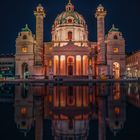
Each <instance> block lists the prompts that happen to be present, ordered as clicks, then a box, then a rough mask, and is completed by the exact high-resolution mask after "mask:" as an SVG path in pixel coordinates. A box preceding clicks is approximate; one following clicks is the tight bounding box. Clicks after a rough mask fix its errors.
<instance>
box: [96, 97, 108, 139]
mask: <svg viewBox="0 0 140 140" xmlns="http://www.w3.org/2000/svg"><path fill="white" fill-rule="evenodd" d="M105 117H106V103H105V98H104V97H103V96H102V97H98V133H99V140H106V120H105Z"/></svg>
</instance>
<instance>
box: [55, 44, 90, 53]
mask: <svg viewBox="0 0 140 140" xmlns="http://www.w3.org/2000/svg"><path fill="white" fill-rule="evenodd" d="M53 51H59V52H60V51H82V52H83V51H86V52H87V51H89V49H88V47H83V46H77V45H75V44H74V43H73V42H69V43H68V44H67V45H65V46H62V47H61V46H57V47H53Z"/></svg>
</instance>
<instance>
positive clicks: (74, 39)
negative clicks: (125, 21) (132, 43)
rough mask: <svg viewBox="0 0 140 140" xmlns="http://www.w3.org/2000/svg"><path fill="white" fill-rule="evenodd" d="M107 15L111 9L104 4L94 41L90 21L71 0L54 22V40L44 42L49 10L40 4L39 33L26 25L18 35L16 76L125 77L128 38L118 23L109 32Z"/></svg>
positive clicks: (99, 10)
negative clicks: (77, 9)
mask: <svg viewBox="0 0 140 140" xmlns="http://www.w3.org/2000/svg"><path fill="white" fill-rule="evenodd" d="M106 15H107V11H106V10H105V8H104V7H103V6H102V5H101V4H100V5H99V6H98V7H97V9H96V12H95V18H96V19H97V41H96V42H90V41H89V40H88V27H87V24H86V21H85V19H84V17H83V16H82V15H81V14H79V13H78V12H77V11H76V10H75V7H74V5H73V4H72V2H71V1H70V0H69V2H68V4H67V5H66V6H65V10H64V11H63V12H62V13H60V14H58V16H57V17H56V19H55V21H54V23H53V25H52V31H51V35H52V40H51V41H50V42H44V26H45V24H44V18H45V17H46V14H45V10H44V8H43V6H42V5H41V4H39V5H38V6H37V7H36V10H35V11H34V16H35V18H36V33H35V35H34V34H33V33H32V31H31V30H30V29H29V27H28V25H26V26H25V27H24V28H22V31H21V32H19V34H18V36H17V38H16V54H15V66H16V70H15V74H16V77H18V78H21V79H28V78H33V79H45V78H48V79H53V78H54V77H63V78H68V77H74V78H75V77H77V78H78V77H83V78H89V77H90V78H91V79H92V78H94V79H98V78H109V77H112V78H115V79H119V78H121V77H123V76H124V75H125V40H124V38H123V36H122V33H121V32H120V31H119V29H118V28H116V27H115V26H114V25H113V26H112V28H111V29H110V30H109V31H108V33H105V27H104V26H105V22H104V21H105V17H106ZM48 16H49V15H48ZM50 16H51V15H50Z"/></svg>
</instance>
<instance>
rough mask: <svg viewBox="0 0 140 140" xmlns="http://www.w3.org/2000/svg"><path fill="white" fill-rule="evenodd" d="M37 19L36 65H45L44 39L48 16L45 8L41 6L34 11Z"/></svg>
mask: <svg viewBox="0 0 140 140" xmlns="http://www.w3.org/2000/svg"><path fill="white" fill-rule="evenodd" d="M34 15H35V17H36V43H37V45H36V49H35V65H43V40H44V39H43V38H44V29H43V28H44V23H43V22H44V18H45V16H46V14H45V11H44V8H43V7H42V5H41V4H39V5H38V6H37V8H36V10H35V11H34Z"/></svg>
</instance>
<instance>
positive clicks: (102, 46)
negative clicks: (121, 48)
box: [95, 4, 107, 64]
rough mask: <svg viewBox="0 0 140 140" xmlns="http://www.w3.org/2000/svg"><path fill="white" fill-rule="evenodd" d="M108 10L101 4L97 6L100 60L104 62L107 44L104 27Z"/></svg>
mask: <svg viewBox="0 0 140 140" xmlns="http://www.w3.org/2000/svg"><path fill="white" fill-rule="evenodd" d="M106 14H107V12H106V10H105V9H104V7H103V6H102V5H101V4H100V5H99V6H98V7H97V10H96V13H95V17H96V18H97V41H98V54H99V55H98V62H99V63H101V64H102V63H104V62H105V44H104V37H105V27H104V18H105V16H106Z"/></svg>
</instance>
